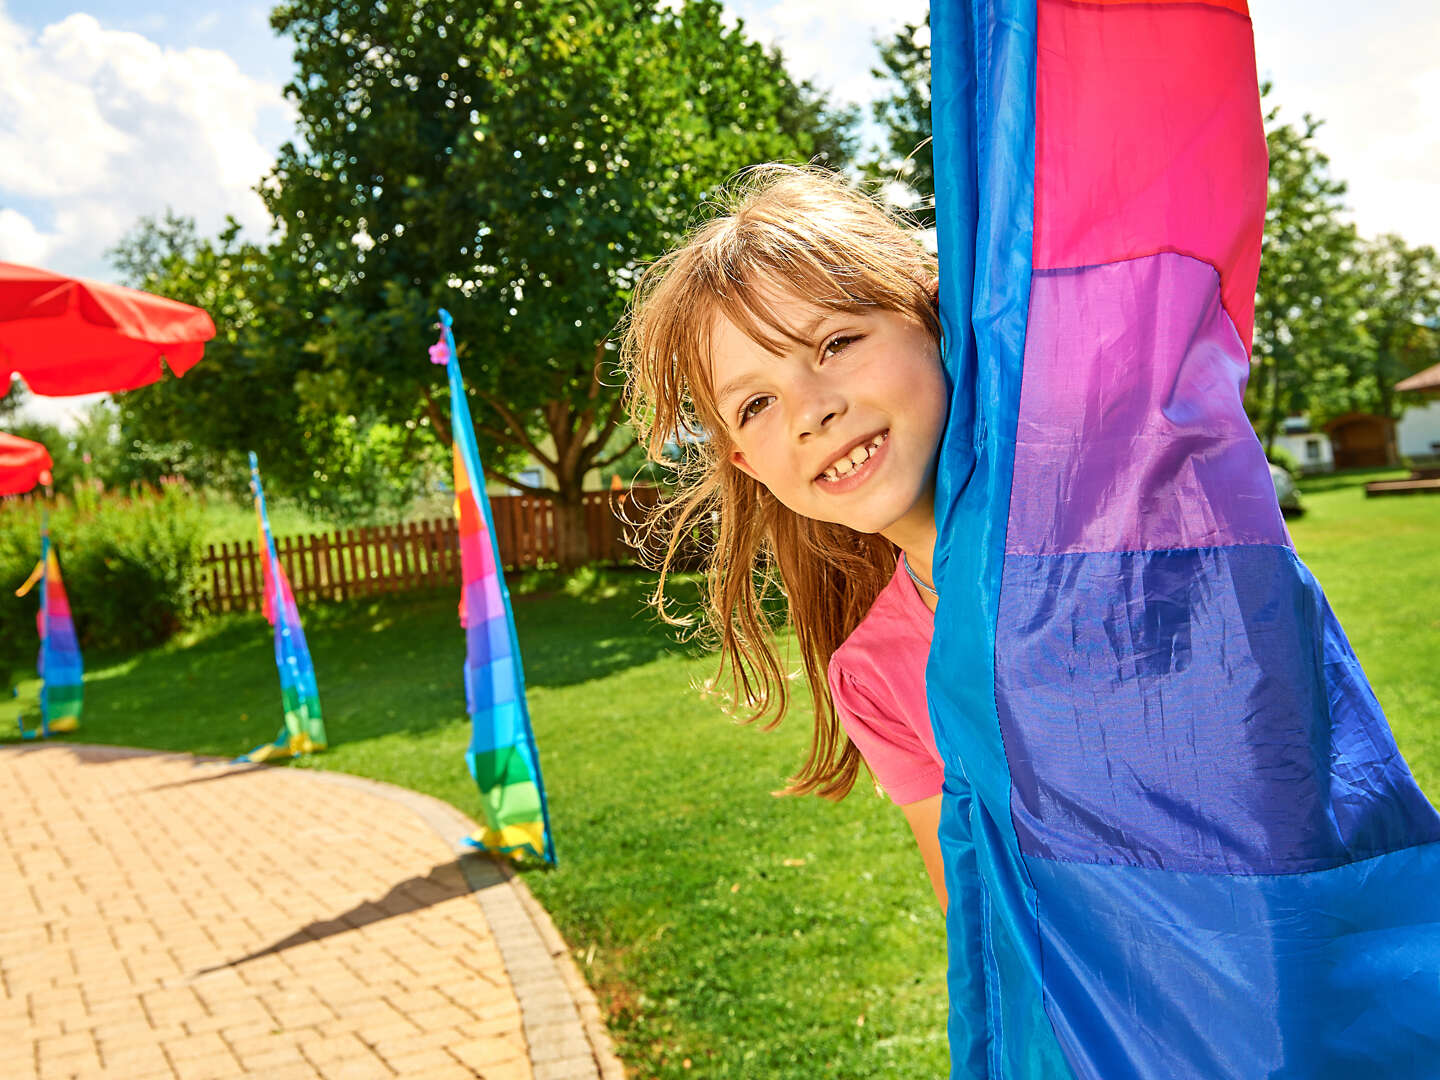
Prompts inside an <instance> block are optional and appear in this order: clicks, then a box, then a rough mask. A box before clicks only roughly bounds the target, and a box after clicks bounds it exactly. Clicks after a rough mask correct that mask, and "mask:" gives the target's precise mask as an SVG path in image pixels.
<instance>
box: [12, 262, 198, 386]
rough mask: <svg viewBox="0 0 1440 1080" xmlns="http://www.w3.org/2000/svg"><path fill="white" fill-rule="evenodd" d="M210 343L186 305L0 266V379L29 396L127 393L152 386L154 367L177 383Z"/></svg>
mask: <svg viewBox="0 0 1440 1080" xmlns="http://www.w3.org/2000/svg"><path fill="white" fill-rule="evenodd" d="M214 336H215V324H214V323H213V322H212V321H211V319H210V316H209V315H208V314H206V313H205V312H204V311H202V310H201V309H200V308H197V307H191V306H190V305H189V304H182V303H180V302H178V301H176V300H167V299H165V298H164V297H163V296H153V295H151V294H150V293H147V292H141V291H140V290H138V289H127V288H125V287H124V286H122V285H104V284H101V283H99V282H95V281H85V280H83V279H80V278H68V277H64V276H62V275H60V274H53V273H51V272H50V271H48V270H37V269H35V268H34V267H29V266H19V265H17V264H15V263H5V262H0V375H3V376H4V377H5V382H6V383H8V382H9V377H10V376H12V375H19V376H20V377H21V378H22V379H24V380H25V383H26V385H27V386H29V387H30V390H31V391H32V392H33V393H36V394H43V395H46V396H49V397H64V396H68V395H71V394H91V393H97V392H110V393H114V392H117V391H120V390H132V389H134V388H135V387H137V386H144V385H146V384H147V383H152V382H154V381H155V380H157V379H158V378H160V375H161V373H162V371H163V368H162V367H161V360H162V359H163V360H164V361H165V363H166V364H168V365H169V366H170V370H171V371H173V372H174V373H175V374H176V375H183V374H184V373H185V372H187V371H189V370H190V369H191V368H192V367H194V366H195V364H196V363H197V362H198V361H199V359H200V357H201V354H203V353H204V351H205V342H207V341H209V340H210V339H211V338H213V337H214ZM0 385H4V384H0Z"/></svg>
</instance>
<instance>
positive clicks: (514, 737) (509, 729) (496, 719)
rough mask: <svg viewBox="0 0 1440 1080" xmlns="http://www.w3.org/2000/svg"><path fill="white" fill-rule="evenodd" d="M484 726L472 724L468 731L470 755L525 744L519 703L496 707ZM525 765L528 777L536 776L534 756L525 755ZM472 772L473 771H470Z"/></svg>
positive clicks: (523, 725)
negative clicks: (527, 769)
mask: <svg viewBox="0 0 1440 1080" xmlns="http://www.w3.org/2000/svg"><path fill="white" fill-rule="evenodd" d="M487 719H488V722H487V723H486V724H473V725H471V731H470V750H469V752H470V753H471V754H484V753H488V752H489V751H491V750H502V749H505V748H506V747H510V746H513V745H515V744H516V743H527V742H528V740H527V739H526V738H525V721H524V718H523V717H522V716H521V715H520V703H519V702H518V701H512V702H510V703H509V704H506V705H496V706H495V708H494V709H493V710H492V711H491V712H490V713H489V715H488V718H487ZM525 764H526V765H527V766H528V767H529V769H530V775H531V776H536V775H538V774H537V773H536V771H535V768H536V763H535V755H534V754H528V753H527V754H526V755H525ZM472 772H473V770H472Z"/></svg>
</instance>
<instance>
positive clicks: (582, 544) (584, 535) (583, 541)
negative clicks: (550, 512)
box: [554, 491, 598, 570]
mask: <svg viewBox="0 0 1440 1080" xmlns="http://www.w3.org/2000/svg"><path fill="white" fill-rule="evenodd" d="M583 498H584V496H583V495H582V493H581V492H579V491H570V492H566V491H561V493H560V494H559V495H558V496H556V498H555V502H554V507H555V560H556V561H557V562H558V563H559V564H560V567H561V569H564V570H571V569H574V568H575V567H577V566H583V565H585V564H586V563H588V562H590V561H591V560H592V559H594V558H595V557H596V556H597V555H598V552H592V551H591V550H590V534H589V532H588V530H587V529H586V528H585V503H584V501H583Z"/></svg>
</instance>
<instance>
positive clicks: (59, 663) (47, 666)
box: [38, 650, 85, 686]
mask: <svg viewBox="0 0 1440 1080" xmlns="http://www.w3.org/2000/svg"><path fill="white" fill-rule="evenodd" d="M38 670H39V672H40V675H41V676H42V677H43V678H44V679H45V681H46V682H53V683H55V684H57V685H59V686H78V685H79V684H80V683H81V682H82V681H83V680H84V677H85V668H84V665H83V664H81V662H80V657H78V656H76V655H74V654H73V653H72V654H70V655H68V656H67V655H65V654H64V653H58V652H47V651H46V650H42V653H41V659H40V664H39V665H38Z"/></svg>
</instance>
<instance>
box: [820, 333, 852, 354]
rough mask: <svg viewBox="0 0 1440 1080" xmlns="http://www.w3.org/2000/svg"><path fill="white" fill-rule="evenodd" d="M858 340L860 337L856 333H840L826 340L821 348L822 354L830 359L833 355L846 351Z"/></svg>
mask: <svg viewBox="0 0 1440 1080" xmlns="http://www.w3.org/2000/svg"><path fill="white" fill-rule="evenodd" d="M858 340H860V339H859V337H858V335H855V334H839V335H837V336H835V337H833V338H831V339H830V340H829V341H827V342H825V345H824V347H823V348H822V349H821V350H820V355H821V356H822V357H823V358H824V359H826V360H829V359H830V358H831V357H832V356H836V355H838V354H839V353H842V352H844V351H845V350H846V349H848V348H849V347H850V346H851V345H853V344H855V342H856V341H858Z"/></svg>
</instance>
